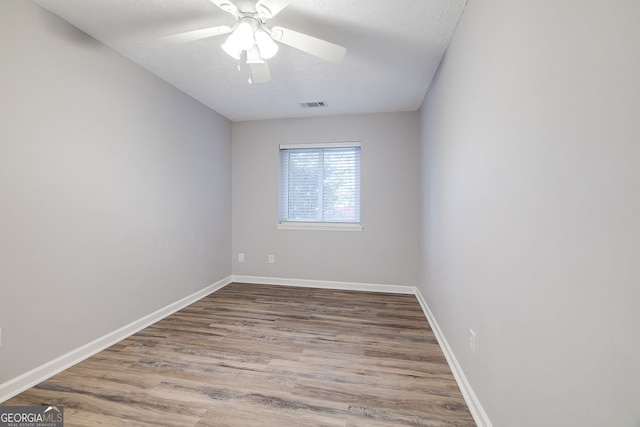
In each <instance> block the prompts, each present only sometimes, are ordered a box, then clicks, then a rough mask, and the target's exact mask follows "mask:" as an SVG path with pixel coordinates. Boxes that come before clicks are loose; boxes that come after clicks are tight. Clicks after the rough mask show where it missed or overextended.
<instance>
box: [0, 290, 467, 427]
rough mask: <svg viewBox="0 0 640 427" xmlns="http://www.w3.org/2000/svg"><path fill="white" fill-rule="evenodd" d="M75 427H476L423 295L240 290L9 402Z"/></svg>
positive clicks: (205, 301)
mask: <svg viewBox="0 0 640 427" xmlns="http://www.w3.org/2000/svg"><path fill="white" fill-rule="evenodd" d="M40 404H52V405H63V406H64V415H65V426H66V427H72V426H83V427H86V426H94V425H104V426H121V425H126V426H189V427H191V426H195V427H205V426H212V427H213V426H215V427H222V426H278V427H282V426H349V427H356V426H384V427H393V426H430V427H436V426H447V427H450V426H475V425H476V424H475V423H474V422H473V418H472V417H471V414H470V412H469V410H468V408H467V406H466V404H465V402H464V399H463V398H462V395H461V393H460V390H459V389H458V386H457V385H456V382H455V380H454V378H453V375H452V374H451V371H450V370H449V367H448V365H447V363H446V361H445V358H444V355H443V354H442V351H441V350H440V347H439V346H438V343H437V341H436V339H435V337H434V334H433V332H432V331H431V328H430V327H429V324H428V322H427V320H426V318H425V316H424V314H423V312H422V310H421V309H420V306H419V304H418V301H417V300H416V298H415V296H413V295H396V294H383V293H369V292H355V291H337V290H328V289H311V288H299V287H285V286H268V285H254V284H242V283H233V284H231V285H228V286H226V287H225V288H223V289H221V290H219V291H217V292H215V293H213V294H211V295H209V296H207V297H205V298H203V299H201V300H200V301H198V302H196V303H194V304H192V305H190V306H189V307H187V308H185V309H183V310H180V311H179V312H177V313H175V314H173V315H171V316H169V317H167V318H165V319H164V320H161V321H159V322H157V323H156V324H154V325H152V326H150V327H148V328H146V329H144V330H142V331H140V332H139V333H137V334H135V335H132V336H131V337H129V338H127V339H125V340H123V341H121V342H120V343H118V344H116V345H114V346H112V347H110V348H108V349H106V350H104V351H102V352H100V353H98V354H96V355H94V356H92V357H90V358H89V359H87V360H85V361H83V362H81V363H79V364H77V365H75V366H73V367H72V368H70V369H68V370H66V371H64V372H62V373H60V374H58V375H56V376H54V377H52V378H50V379H49V380H47V381H44V382H43V383H41V384H39V385H37V386H35V387H33V388H31V389H29V390H27V391H25V392H24V393H22V394H20V395H18V396H16V397H14V398H13V399H10V400H8V401H6V402H4V403H3V404H2V405H40Z"/></svg>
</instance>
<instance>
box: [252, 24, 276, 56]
mask: <svg viewBox="0 0 640 427" xmlns="http://www.w3.org/2000/svg"><path fill="white" fill-rule="evenodd" d="M255 38H256V44H257V45H258V49H260V56H262V58H263V59H271V58H273V57H274V56H275V54H276V53H278V49H279V48H278V45H277V44H276V42H274V41H273V39H272V38H271V36H270V35H269V34H267V32H266V31H265V30H263V29H259V30H257V31H256V34H255Z"/></svg>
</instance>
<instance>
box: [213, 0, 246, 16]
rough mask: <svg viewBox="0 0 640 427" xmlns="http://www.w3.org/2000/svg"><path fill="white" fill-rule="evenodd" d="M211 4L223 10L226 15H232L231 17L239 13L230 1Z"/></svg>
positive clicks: (216, 0) (218, 0) (221, 0)
mask: <svg viewBox="0 0 640 427" xmlns="http://www.w3.org/2000/svg"><path fill="white" fill-rule="evenodd" d="M211 3H213V4H215V5H216V6H218V7H219V8H220V9H222V10H224V11H225V12H227V13H230V14H232V15H233V16H236V17H237V16H238V15H239V14H240V11H239V10H238V8H237V7H236V5H235V4H233V3H232V2H231V1H230V0H211Z"/></svg>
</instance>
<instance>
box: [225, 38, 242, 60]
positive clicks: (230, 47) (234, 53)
mask: <svg viewBox="0 0 640 427" xmlns="http://www.w3.org/2000/svg"><path fill="white" fill-rule="evenodd" d="M222 50H224V51H225V52H226V53H227V55H229V56H230V57H232V58H233V59H237V60H238V61H239V60H240V57H241V56H242V49H240V48H239V47H238V46H237V45H236V44H234V43H233V42H231V43H230V42H229V39H227V41H226V42H224V43H223V44H222Z"/></svg>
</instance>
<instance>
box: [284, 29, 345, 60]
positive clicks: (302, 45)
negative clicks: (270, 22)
mask: <svg viewBox="0 0 640 427" xmlns="http://www.w3.org/2000/svg"><path fill="white" fill-rule="evenodd" d="M271 36H272V37H273V39H274V40H276V41H279V42H280V43H283V44H286V45H288V46H291V47H294V48H296V49H299V50H301V51H303V52H306V53H309V54H311V55H314V56H317V57H318V58H321V59H324V60H326V61H330V62H334V63H336V64H337V63H339V62H340V61H342V58H344V55H345V54H346V53H347V49H346V48H345V47H342V46H339V45H337V44H333V43H331V42H328V41H325V40H321V39H318V38H315V37H312V36H310V35H307V34H303V33H299V32H297V31H293V30H289V29H288V28H282V27H273V28H272V29H271Z"/></svg>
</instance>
